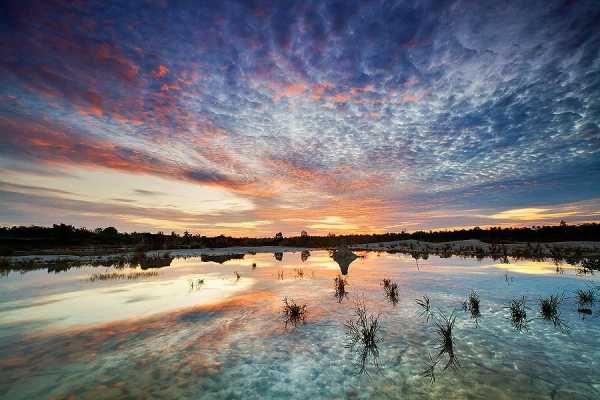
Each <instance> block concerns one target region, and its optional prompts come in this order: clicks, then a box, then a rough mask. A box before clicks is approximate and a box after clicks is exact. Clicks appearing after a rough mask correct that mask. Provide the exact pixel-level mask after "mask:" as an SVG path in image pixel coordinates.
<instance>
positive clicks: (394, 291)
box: [383, 279, 399, 306]
mask: <svg viewBox="0 0 600 400" xmlns="http://www.w3.org/2000/svg"><path fill="white" fill-rule="evenodd" d="M383 292H384V295H385V298H386V299H387V300H388V301H389V302H390V303H392V305H394V306H395V305H396V304H398V298H399V295H398V284H397V283H396V282H392V280H391V279H384V280H383Z"/></svg>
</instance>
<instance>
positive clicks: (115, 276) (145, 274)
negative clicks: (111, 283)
mask: <svg viewBox="0 0 600 400" xmlns="http://www.w3.org/2000/svg"><path fill="white" fill-rule="evenodd" d="M158 275H159V274H158V271H136V272H129V273H123V272H106V273H99V274H93V275H92V276H90V278H89V280H90V282H95V281H108V280H123V279H126V280H134V279H143V278H151V277H155V276H158Z"/></svg>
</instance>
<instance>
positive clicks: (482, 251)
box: [0, 239, 600, 268]
mask: <svg viewBox="0 0 600 400" xmlns="http://www.w3.org/2000/svg"><path fill="white" fill-rule="evenodd" d="M348 248H349V249H350V250H352V251H385V252H398V253H405V254H411V255H413V256H419V255H420V256H421V257H422V256H423V255H425V254H434V255H442V256H452V255H458V256H460V255H464V256H475V257H477V256H481V257H527V256H529V257H530V258H540V257H544V258H567V257H576V258H583V257H596V256H600V242H595V241H573V242H545V243H541V242H531V243H530V242H521V243H507V244H490V243H485V242H482V241H480V240H476V239H470V240H460V241H451V242H424V241H418V240H414V239H408V240H399V241H392V242H375V243H364V244H353V245H350V246H348ZM333 249H334V248H330V247H287V246H235V247H221V248H195V249H181V248H177V249H163V250H148V251H143V255H142V257H149V258H152V257H154V258H161V257H169V256H170V257H201V256H207V257H210V256H228V255H240V254H252V253H286V252H301V251H305V250H308V251H318V250H333ZM88 250H89V249H88V248H86V249H85V250H84V251H83V252H82V253H80V254H77V251H76V250H75V249H68V250H67V249H57V250H56V251H54V252H49V251H45V252H44V253H42V254H40V252H39V251H33V252H32V253H30V254H21V255H13V256H5V257H0V259H1V260H3V261H4V264H6V263H8V264H13V263H23V262H24V263H33V262H39V263H44V262H46V263H52V262H75V263H85V262H95V263H99V262H102V261H111V260H112V261H114V260H115V259H118V258H125V257H132V256H135V255H136V254H137V255H138V256H140V255H141V254H142V252H140V251H137V252H136V251H135V249H133V248H127V249H125V248H122V247H121V248H119V249H118V251H112V252H110V251H108V252H102V253H101V254H100V253H96V254H89V252H88ZM102 250H108V249H102ZM115 250H117V249H115ZM0 268H1V266H0Z"/></svg>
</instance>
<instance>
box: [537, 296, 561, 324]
mask: <svg viewBox="0 0 600 400" xmlns="http://www.w3.org/2000/svg"><path fill="white" fill-rule="evenodd" d="M562 300H563V299H562V296H559V295H557V294H551V295H550V296H548V297H541V298H540V299H539V300H538V302H539V306H540V314H541V316H542V319H544V320H546V321H550V322H552V324H554V326H555V327H556V328H559V329H563V330H567V329H568V327H567V325H566V324H565V323H564V322H563V320H562V319H561V318H560V304H561V303H562Z"/></svg>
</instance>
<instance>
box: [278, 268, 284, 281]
mask: <svg viewBox="0 0 600 400" xmlns="http://www.w3.org/2000/svg"><path fill="white" fill-rule="evenodd" d="M277 280H280V281H282V280H283V270H281V271H277Z"/></svg>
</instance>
